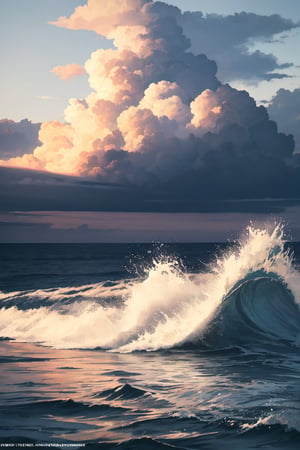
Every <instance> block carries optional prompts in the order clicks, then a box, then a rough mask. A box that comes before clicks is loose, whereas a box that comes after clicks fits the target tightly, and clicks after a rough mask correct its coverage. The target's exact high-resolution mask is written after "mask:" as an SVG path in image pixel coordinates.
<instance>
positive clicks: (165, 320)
mask: <svg viewBox="0 0 300 450" xmlns="http://www.w3.org/2000/svg"><path fill="white" fill-rule="evenodd" d="M262 269H263V270H264V271H265V272H275V273H277V274H278V275H279V276H280V277H281V278H282V279H283V280H284V281H285V282H286V283H287V285H288V286H289V288H290V289H291V290H292V292H293V294H294V296H295V298H296V300H297V301H298V302H299V303H300V301H299V292H300V289H299V274H298V272H297V271H296V270H295V269H294V268H293V266H292V261H291V257H290V255H289V254H288V252H286V251H285V250H284V237H283V228H282V226H281V225H277V226H275V227H273V229H255V228H253V227H251V226H250V227H248V229H247V231H246V233H245V237H244V238H243V239H242V240H241V241H240V242H239V243H237V244H236V245H235V247H234V248H232V249H231V250H229V251H228V252H227V253H226V254H224V255H222V256H220V257H219V258H218V259H217V260H216V261H215V262H214V263H212V264H211V266H210V267H209V269H208V271H207V272H206V273H201V274H196V275H195V274H193V275H191V274H186V273H183V272H182V271H181V270H179V268H178V265H177V263H176V261H154V262H153V266H152V268H151V269H149V271H148V273H147V275H146V276H145V277H144V279H141V280H137V281H131V282H130V283H129V282H127V283H125V282H121V283H120V284H119V286H117V287H116V286H115V287H114V288H107V287H105V286H104V284H101V283H100V284H95V285H89V286H82V287H81V288H78V287H77V288H74V289H73V288H61V289H56V290H55V289H51V290H38V291H32V292H31V293H28V292H27V296H28V295H32V296H33V297H35V298H36V297H40V298H51V299H52V300H56V301H57V305H55V306H54V307H44V306H42V307H40V308H34V309H29V310H18V309H17V308H16V307H10V308H2V309H1V310H0V334H1V335H2V336H9V337H12V338H15V339H17V340H19V341H30V342H40V343H43V344H45V345H50V346H54V347H56V348H95V347H104V348H109V349H112V350H115V351H122V352H131V351H134V350H157V349H160V348H170V347H173V346H174V345H177V344H180V343H182V342H184V341H185V340H187V339H189V338H190V336H191V335H193V334H199V333H201V332H202V331H203V330H204V329H205V327H206V325H207V323H208V321H209V320H210V318H211V317H212V316H213V315H214V313H215V311H216V308H217V307H218V305H219V304H220V303H221V301H222V299H223V298H224V296H225V295H226V293H227V292H228V291H229V290H230V289H231V288H232V287H233V286H234V285H235V284H236V283H237V282H238V281H239V280H241V279H243V278H244V277H245V276H246V275H247V274H248V273H249V272H254V271H256V270H262ZM116 290H117V292H118V295H122V297H123V300H124V302H123V304H122V306H119V307H117V306H111V307H104V306H101V305H99V302H96V301H95V299H99V298H101V296H104V297H105V296H107V297H109V296H111V295H112V293H113V292H112V291H116ZM114 293H115V292H114ZM16 294H18V295H20V292H18V293H16ZM9 296H10V298H11V294H9ZM78 296H80V298H79V299H78V300H77V301H76V298H77V297H78ZM66 297H68V298H70V299H71V298H72V297H75V299H74V301H73V302H72V303H71V304H67V305H66V304H62V305H60V300H64V299H65V298H66Z"/></svg>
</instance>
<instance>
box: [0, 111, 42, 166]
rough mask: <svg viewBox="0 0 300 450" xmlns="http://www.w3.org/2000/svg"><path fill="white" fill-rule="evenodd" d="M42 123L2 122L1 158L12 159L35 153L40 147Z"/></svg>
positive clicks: (0, 125)
mask: <svg viewBox="0 0 300 450" xmlns="http://www.w3.org/2000/svg"><path fill="white" fill-rule="evenodd" d="M40 125H41V124H40V123H32V122H30V121H29V120H27V119H24V120H21V121H20V122H14V121H13V120H8V119H2V120H0V157H1V158H2V159H10V158H12V157H14V156H19V155H22V154H24V152H26V151H27V152H30V151H33V150H34V148H35V147H36V146H37V145H39V140H38V133H39V129H40Z"/></svg>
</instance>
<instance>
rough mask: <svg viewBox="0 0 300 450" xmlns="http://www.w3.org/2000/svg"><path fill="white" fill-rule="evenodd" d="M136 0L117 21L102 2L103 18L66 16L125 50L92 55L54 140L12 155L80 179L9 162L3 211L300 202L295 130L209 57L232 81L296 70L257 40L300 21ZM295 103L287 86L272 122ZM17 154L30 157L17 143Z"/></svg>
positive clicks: (71, 24) (54, 128)
mask: <svg viewBox="0 0 300 450" xmlns="http://www.w3.org/2000/svg"><path fill="white" fill-rule="evenodd" d="M112 3H117V2H114V1H112ZM123 3H124V5H123V6H124V8H125V2H122V4H123ZM137 3H140V4H139V5H137ZM126 4H127V8H128V10H126V8H125V9H124V11H123V10H122V8H121V10H120V12H119V13H118V14H116V16H113V17H111V18H110V19H109V18H107V17H105V16H104V15H103V14H102V13H101V11H100V9H99V10H97V11H96V12H93V11H92V10H93V8H94V7H95V2H92V1H90V2H89V3H88V5H87V8H90V9H91V11H92V12H93V15H92V17H93V18H94V19H95V20H94V21H93V22H92V23H89V22H88V21H87V20H86V17H89V16H86V15H85V14H86V13H87V10H77V11H76V12H75V13H74V14H73V16H71V17H70V18H60V19H59V20H58V21H57V23H56V24H57V25H58V26H66V27H68V28H73V29H74V28H75V29H81V28H87V29H93V30H94V31H96V32H98V33H99V34H103V35H105V36H107V37H110V38H112V39H114V40H115V46H116V47H117V48H116V50H106V51H104V50H99V51H98V52H94V53H93V54H92V55H91V58H90V60H89V61H88V62H87V64H86V70H87V72H88V73H89V76H90V84H91V87H92V89H93V92H92V94H91V95H90V96H89V97H87V99H85V100H84V101H79V100H78V101H74V100H73V101H72V102H71V103H70V106H69V107H68V108H67V110H66V119H67V121H68V123H67V124H60V123H58V122H48V123H46V124H43V125H42V129H41V133H40V140H41V142H42V145H41V146H40V147H38V148H37V149H36V150H35V151H34V152H33V153H32V154H31V153H30V152H27V153H28V154H27V155H25V156H24V157H22V158H19V159H13V160H11V161H10V165H12V166H18V165H19V166H22V165H26V164H27V167H31V166H32V167H35V168H37V169H41V170H45V169H46V168H47V169H48V170H51V171H54V172H56V171H59V168H60V167H61V173H64V171H65V170H66V168H70V172H71V173H73V174H74V175H79V176H80V179H76V178H72V179H71V178H68V179H67V178H66V177H65V178H64V177H60V176H58V177H56V178H55V176H52V175H45V174H43V173H39V174H36V175H33V173H29V172H20V171H15V170H14V169H4V168H3V169H1V172H0V175H1V177H2V193H1V196H0V201H1V203H0V206H1V208H2V210H5V209H7V210H9V209H12V208H13V209H21V208H27V209H40V206H41V205H43V209H69V210H71V209H73V210H78V209H79V210H84V208H86V209H89V210H126V211H131V210H142V211H144V210H149V211H178V210H180V211H211V210H218V211H220V210H223V209H226V210H232V208H233V209H234V210H243V208H246V209H247V208H248V209H247V210H249V208H250V209H251V208H252V209H256V210H259V209H260V208H262V206H261V205H262V203H261V202H260V201H257V202H256V203H255V206H254V203H251V202H250V203H249V202H248V201H249V200H250V199H258V200H260V199H271V200H265V201H264V203H263V208H265V210H266V209H267V210H270V211H275V210H276V208H277V210H278V209H279V210H280V208H281V207H282V200H278V202H277V203H276V202H273V201H272V199H289V203H293V202H294V200H295V199H297V198H300V182H299V180H300V178H299V177H300V158H299V155H298V154H296V153H295V142H294V137H293V136H292V135H291V134H285V133H283V132H279V131H278V127H277V125H276V122H274V121H272V120H270V118H269V115H268V112H267V110H266V109H265V108H264V107H262V106H260V107H258V106H257V105H256V103H255V101H254V100H253V99H252V98H251V97H250V96H249V94H248V93H247V92H245V91H238V90H236V89H233V88H232V87H230V86H229V85H228V84H222V83H221V82H220V81H219V79H218V78H217V65H216V63H215V62H214V61H213V60H212V59H209V58H215V59H217V60H218V61H219V65H220V68H221V69H220V75H221V78H222V79H224V80H226V79H227V80H232V79H235V78H236V79H243V78H244V79H250V78H258V79H271V78H280V77H284V76H286V75H285V74H284V73H279V72H276V71H277V70H279V69H280V70H281V69H284V68H287V67H289V66H290V64H284V65H282V64H279V63H278V61H277V60H276V59H275V58H274V57H273V56H272V55H265V54H263V53H261V52H253V53H251V52H250V51H249V50H248V45H249V42H250V41H251V39H253V40H255V39H258V38H259V39H272V38H273V36H274V35H276V34H278V33H281V32H283V31H289V30H291V29H292V28H294V27H297V26H299V25H298V24H296V23H294V22H292V21H290V20H285V19H283V18H281V17H280V16H270V17H262V16H257V15H255V14H249V13H241V14H235V15H234V16H228V17H226V18H224V17H221V16H216V15H210V16H207V17H204V16H203V15H202V14H201V13H184V14H182V13H181V12H180V10H179V9H178V8H175V7H172V6H169V5H166V4H164V3H162V2H155V3H152V2H151V1H146V0H145V1H142V0H141V1H140V2H137V1H135V2H134V1H133V0H132V1H129V2H127V3H126ZM134 5H135V6H134ZM115 6H117V5H115ZM134 7H136V8H137V9H136V10H135V9H134ZM116 10H117V9H116ZM97 14H98V15H97ZM83 18H85V20H83ZM81 19H82V21H81ZM113 19H114V20H117V22H114V21H113ZM110 21H111V22H110ZM116 24H117V25H116ZM129 25H130V30H131V31H130V32H129V31H128V30H129V29H128V28H126V27H127V26H129ZM93 27H94V28H93ZM139 27H142V28H139ZM130 33H133V34H134V37H133V38H132V39H133V40H132V41H130ZM125 37H126V39H125ZM133 43H134V45H135V47H134V46H133ZM206 55H208V57H207V56H206ZM105 83H107V86H108V90H110V91H109V93H108V94H107V93H106V92H104V91H103V85H104V84H105ZM106 95H107V97H106ZM295 95H297V92H296V93H295V92H294V93H293V96H295ZM292 103H293V102H292V101H290V98H289V94H288V93H287V92H286V91H281V92H279V93H278V96H277V97H276V98H274V99H273V102H272V105H271V106H270V113H271V114H272V117H274V118H275V119H278V120H280V121H281V122H282V121H283V118H282V117H281V114H282V113H281V111H282V110H281V109H280V107H277V106H278V105H282V104H284V108H286V110H288V108H290V109H289V111H292ZM276 108H277V109H276ZM292 113H293V114H294V117H295V111H292ZM27 125H28V124H27ZM89 126H90V130H89ZM104 129H105V132H104V131H103V130H104ZM291 129H292V128H291ZM46 131H47V132H48V134H47V133H46ZM287 131H288V133H289V130H287ZM33 134H34V133H33ZM55 146H56V147H55ZM12 152H16V153H13V154H14V155H19V154H20V153H19V152H18V150H16V147H15V150H12ZM6 154H7V153H5V155H6ZM49 155H50V156H49ZM50 157H51V158H52V159H51V160H50V159H49V158H50ZM2 159H5V158H4V157H2ZM60 164H61V165H60ZM12 179H13V180H15V182H14V183H13V182H12V181H11V180H12ZM66 180H67V181H66ZM70 180H71V181H70ZM85 180H86V181H85ZM91 180H92V181H91ZM114 183H115V184H116V185H115V186H114V187H113V186H112V185H113V184H114ZM125 186H126V187H125ZM37 187H38V189H37ZM241 200H243V201H244V202H241ZM24 205H26V207H25V206H24ZM233 205H234V206H233ZM243 205H244V206H243ZM245 205H246V206H245ZM249 205H250V206H249ZM239 208H240V209H239Z"/></svg>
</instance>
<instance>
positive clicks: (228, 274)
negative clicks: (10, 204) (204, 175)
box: [0, 225, 300, 450]
mask: <svg viewBox="0 0 300 450" xmlns="http://www.w3.org/2000/svg"><path fill="white" fill-rule="evenodd" d="M299 262H300V243H288V242H285V238H284V232H283V229H282V227H281V226H280V225H279V226H274V227H273V228H270V229H255V228H252V227H249V228H248V229H247V230H246V231H245V232H244V234H243V237H242V238H241V239H240V240H239V241H237V242H234V243H226V244H215V243H214V244H208V243H206V244H164V245H163V244H74V245H73V244H1V245H0V308H1V311H0V381H1V392H0V447H3V448H5V447H6V448H11V447H18V448H21V447H23V448H24V447H38V448H53V447H57V448H78V449H79V448H82V447H85V448H87V449H103V450H109V449H130V450H131V449H132V450H148V449H180V450H183V449H186V450H187V449H206V450H221V449H222V450H227V449H230V450H233V449H237V450H247V449H264V450H270V449H278V450H279V449H280V450H289V449H295V450H296V449H297V450H298V449H299V448H300V354H299V346H300V310H299V304H300V273H299Z"/></svg>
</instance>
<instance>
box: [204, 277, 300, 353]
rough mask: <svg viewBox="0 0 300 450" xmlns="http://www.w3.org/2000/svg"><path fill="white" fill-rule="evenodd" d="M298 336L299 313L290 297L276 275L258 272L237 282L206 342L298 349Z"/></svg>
mask: <svg viewBox="0 0 300 450" xmlns="http://www.w3.org/2000/svg"><path fill="white" fill-rule="evenodd" d="M299 335H300V310H299V307H298V305H297V304H296V302H295V299H294V296H293V294H292V293H291V291H290V290H289V289H288V287H287V286H286V284H285V283H284V282H283V281H281V280H280V278H279V277H278V276H277V274H273V273H268V274H266V273H264V272H263V271H260V272H256V273H252V274H249V275H248V276H247V277H245V279H244V280H240V281H239V282H238V283H237V284H236V285H235V286H234V288H233V289H231V290H230V291H229V293H228V294H227V295H226V296H225V297H224V299H223V302H222V303H221V305H220V306H219V308H218V311H217V313H216V315H215V317H214V319H213V321H212V323H211V324H210V325H209V327H208V331H207V336H206V341H207V342H208V343H210V344H211V345H222V346H224V345H225V346H231V345H242V346H245V345H246V346H251V345H252V344H257V343H264V342H277V343H280V344H292V345H293V344H294V345H297V341H298V337H299Z"/></svg>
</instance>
